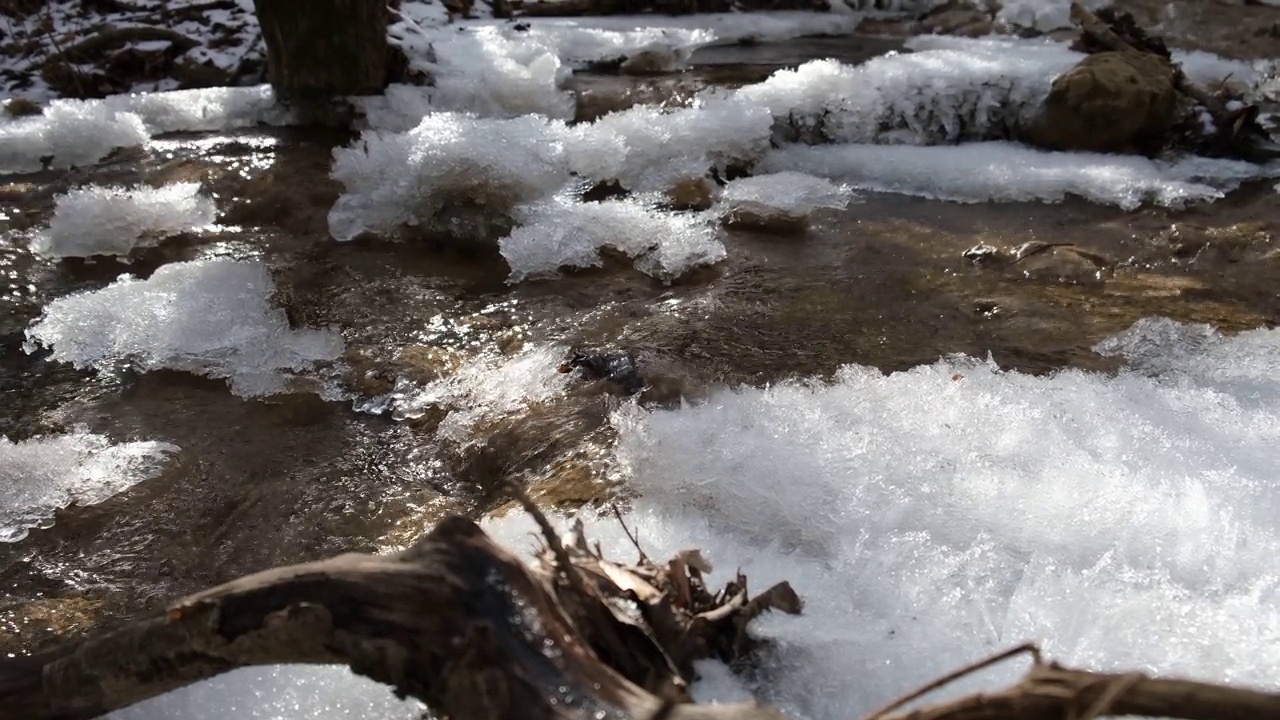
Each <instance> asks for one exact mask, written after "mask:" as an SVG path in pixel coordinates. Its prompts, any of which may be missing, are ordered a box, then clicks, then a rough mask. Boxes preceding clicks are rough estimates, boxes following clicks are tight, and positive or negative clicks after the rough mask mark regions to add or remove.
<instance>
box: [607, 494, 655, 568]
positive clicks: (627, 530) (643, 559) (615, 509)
mask: <svg viewBox="0 0 1280 720" xmlns="http://www.w3.org/2000/svg"><path fill="white" fill-rule="evenodd" d="M609 507H610V508H612V509H613V516H614V517H616V518H618V524H619V525H621V526H622V532H624V533H626V534H627V537H628V538H629V539H630V540H631V544H632V545H635V546H636V552H638V553H640V562H643V563H649V564H652V563H651V562H650V561H649V556H647V555H645V554H644V548H642V547H640V541H639V540H637V539H636V536H635V535H633V534H631V528H629V527H627V523H626V521H624V520H623V519H622V513H621V512H620V511H619V510H618V506H617V505H616V504H614V503H610V504H609Z"/></svg>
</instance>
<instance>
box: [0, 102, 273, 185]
mask: <svg viewBox="0 0 1280 720" xmlns="http://www.w3.org/2000/svg"><path fill="white" fill-rule="evenodd" d="M289 121H290V116H289V114H288V113H287V112H286V111H284V110H283V109H281V108H280V107H279V106H278V105H277V104H276V102H275V95H274V93H273V92H272V91H271V87H270V86H269V85H260V86H257V87H230V88H228V87H224V88H206V89H199V90H172V91H169V92H157V93H136V94H132V95H114V96H111V97H107V98H103V99H101V100H54V101H53V102H51V103H50V104H49V106H48V107H47V108H46V109H45V111H44V114H43V115H34V116H30V117H23V118H13V117H10V116H9V115H8V113H0V173H14V172H32V171H35V170H39V169H40V168H41V167H42V164H43V161H42V158H43V159H50V158H51V161H50V167H55V168H65V167H71V166H76V165H86V164H90V163H95V162H98V161H99V160H101V159H103V158H105V157H106V156H107V155H109V154H110V153H111V152H112V151H113V150H115V149H117V148H126V147H136V146H139V145H144V144H146V142H147V140H148V139H150V137H151V136H152V135H158V134H161V133H169V132H180V131H181V132H194V131H203V130H226V129H231V128H238V127H248V126H252V125H257V124H264V123H265V124H271V125H284V124H288V122H289Z"/></svg>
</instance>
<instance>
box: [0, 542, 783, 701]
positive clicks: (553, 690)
mask: <svg viewBox="0 0 1280 720" xmlns="http://www.w3.org/2000/svg"><path fill="white" fill-rule="evenodd" d="M548 527H549V526H548ZM548 538H549V543H550V549H549V550H548V553H547V554H545V555H544V556H543V561H542V562H541V563H540V564H538V565H537V566H535V567H532V568H531V567H529V566H526V565H525V564H524V563H523V562H521V561H520V560H519V559H518V558H516V557H515V556H513V555H511V554H510V553H508V552H507V551H506V550H504V549H502V548H501V547H499V546H498V545H497V544H495V543H494V542H493V541H492V540H490V539H489V537H488V536H486V535H485V534H484V532H483V531H482V530H480V528H479V527H478V526H476V525H475V524H474V523H472V522H471V521H469V520H466V519H463V518H451V519H448V520H445V521H444V522H442V523H441V524H440V525H439V526H438V527H436V528H435V529H434V530H433V531H432V532H431V533H429V534H428V535H426V536H425V537H423V538H422V539H421V540H420V541H419V542H418V543H416V544H415V545H414V546H412V547H410V548H409V549H407V550H405V551H403V552H401V553H398V554H396V555H389V556H382V557H379V556H368V555H357V554H350V555H343V556H339V557H335V558H332V559H329V560H324V561H319V562H313V563H306V564H302V565H295V566H290V567H283V568H277V569H273V570H268V571H265V572H262V573H258V574H255V575H250V576H248V577H244V578H241V579H239V580H235V581H233V582H230V583H227V584H225V585H221V586H218V587H216V588H213V589H211V590H208V591H206V592H202V593H199V594H197V595H192V596H190V597H187V598H185V599H182V600H180V601H178V602H176V603H174V604H173V605H172V606H170V607H169V608H168V610H167V611H166V612H165V613H163V614H161V615H157V616H154V617H150V618H147V619H144V620H141V621H138V622H135V623H133V624H130V625H128V626H125V627H123V628H121V629H118V630H116V631H114V632H111V633H108V634H105V635H102V636H100V637H96V638H92V639H89V640H87V641H84V642H81V643H77V644H72V645H68V646H64V647H60V648H57V649H55V650H53V651H51V652H48V653H45V654H42V655H39V656H35V657H29V658H17V659H11V660H5V661H3V662H0V707H3V708H4V709H5V713H4V714H5V716H6V717H15V718H23V719H24V720H88V719H89V718H94V717H98V716H99V715H102V714H104V713H106V712H109V711H111V710H115V709H117V708H122V707H125V706H128V705H131V704H134V703H136V702H139V701H141V700H144V699H146V698H149V697H153V696H156V695H159V694H162V693H164V692H167V691H169V690H173V689H175V688H178V687H180V686H183V685H186V684H190V683H193V682H196V681H198V680H201V679H203V678H207V677H211V676H214V675H217V674H220V673H223V672H226V671H228V670H231V669H234V668H237V667H243V666H247V665H261V664H275V663H339V664H346V665H349V666H350V667H351V668H352V669H353V670H354V671H355V672H357V673H360V674H362V675H366V676H368V677H370V678H373V679H375V680H378V681H380V682H383V683H386V684H387V685H390V686H391V687H393V688H394V689H395V691H396V692H397V693H398V694H400V695H402V696H404V695H409V696H413V697H416V698H418V699H421V700H422V701H424V702H425V703H427V704H428V705H429V706H430V707H432V708H433V709H434V710H436V711H437V712H438V713H441V714H442V715H444V716H447V717H452V718H466V719H467V720H512V719H514V718H522V719H527V720H539V719H544V718H545V719H551V718H558V719H561V720H589V719H590V720H594V719H597V718H602V717H608V718H617V719H618V720H625V719H627V718H634V719H635V720H648V718H651V717H653V716H654V715H656V714H658V713H659V712H661V713H664V714H665V716H666V717H668V718H672V719H674V720H727V719H733V720H780V719H781V718H782V716H781V715H780V714H778V713H777V712H775V711H772V710H769V709H767V708H763V707H760V706H756V705H750V704H747V705H730V706H696V705H692V704H689V703H688V702H687V700H688V698H687V696H686V695H685V693H684V692H683V688H684V687H685V686H686V685H687V684H688V682H690V681H691V680H692V679H693V673H692V662H693V660H695V659H698V658H700V657H709V656H722V657H723V656H725V654H726V653H733V652H737V653H742V652H746V651H747V650H748V649H749V647H750V641H749V640H747V639H746V638H745V624H746V622H747V621H748V620H750V619H751V617H754V616H755V615H756V614H758V613H759V612H760V611H761V610H763V609H766V608H768V607H780V608H783V609H787V610H789V611H793V612H798V611H799V599H798V598H796V597H795V594H794V593H793V592H791V590H790V588H789V587H787V586H785V585H780V586H777V587H775V588H772V589H770V590H769V591H767V592H766V593H763V594H762V595H761V596H759V597H757V598H754V599H749V598H748V597H747V594H746V587H745V579H744V578H741V577H739V578H738V579H737V580H736V581H735V582H734V583H730V587H729V588H727V589H726V591H725V592H722V593H720V594H719V595H718V596H712V595H711V594H710V593H708V592H707V590H706V588H705V586H704V585H703V583H702V579H701V578H702V575H701V571H700V570H699V569H698V567H706V566H705V564H703V563H701V562H699V561H698V560H696V559H694V560H693V561H692V562H691V561H690V559H689V558H688V557H684V558H682V559H680V558H678V559H677V560H676V561H673V564H672V565H671V566H669V567H668V568H662V567H658V566H654V565H652V564H651V563H645V564H642V565H640V566H637V567H634V568H626V567H623V566H621V565H616V564H614V563H610V562H608V561H607V560H605V559H604V558H603V557H601V556H600V555H599V553H593V552H591V551H589V550H588V549H587V548H586V544H585V539H584V538H582V536H581V534H580V533H579V534H577V535H576V538H577V540H574V541H570V542H568V543H561V542H560V541H559V539H554V540H551V539H550V538H555V536H554V534H551V535H548ZM673 570H678V571H679V580H678V581H675V580H673V578H674V577H676V573H675V572H673ZM677 587H678V588H679V590H677Z"/></svg>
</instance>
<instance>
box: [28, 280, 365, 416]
mask: <svg viewBox="0 0 1280 720" xmlns="http://www.w3.org/2000/svg"><path fill="white" fill-rule="evenodd" d="M273 291H274V285H273V283H272V281H271V276H270V274H269V272H268V270H267V267H266V265H264V264H262V263H260V262H256V261H253V262H248V261H236V260H230V259H225V258H217V259H211V260H193V261H189V262H179V263H171V264H168V265H164V266H162V267H161V268H160V269H158V270H156V271H155V273H154V274H152V275H151V277H150V278H148V279H146V280H139V279H137V278H135V277H132V276H129V275H122V276H121V277H120V279H118V280H116V281H115V282H114V283H112V284H111V285H108V286H107V287H105V288H103V289H101V290H96V291H88V292H82V293H75V294H72V295H68V296H66V297H62V298H58V299H57V300H54V301H53V302H51V303H49V305H48V306H47V307H46V308H45V311H44V314H43V315H42V316H41V317H40V318H39V319H37V320H36V321H35V322H33V323H32V324H31V326H30V327H29V328H27V332H26V335H27V343H26V345H25V346H24V347H25V349H26V351H27V352H34V351H35V350H36V349H37V348H38V347H45V348H48V349H50V350H51V351H52V352H51V355H50V357H51V359H53V360H57V361H59V362H67V363H71V364H72V365H74V366H75V367H78V368H85V367H94V368H106V367H112V366H115V365H118V364H128V365H130V366H132V367H136V368H137V369H139V370H141V371H144V372H145V371H148V370H160V369H168V370H181V371H185V372H191V373H195V374H198V375H205V376H208V377H211V378H225V379H226V380H227V382H228V383H229V384H230V386H231V390H232V392H234V393H236V394H237V395H241V396H245V397H253V396H260V395H268V394H272V393H277V392H281V391H284V390H286V389H287V387H288V380H289V378H290V375H291V374H292V373H294V372H299V371H303V370H308V369H311V368H313V367H315V366H316V364H317V363H320V362H324V361H329V360H334V359H336V358H337V357H338V356H339V355H340V354H341V353H342V346H343V344H342V338H341V336H339V335H338V334H337V333H335V332H332V331H329V330H315V329H306V328H304V329H293V328H291V327H290V326H289V321H288V319H287V318H286V316H285V313H284V311H283V310H281V309H280V308H278V307H275V306H274V305H272V304H271V295H272V292H273Z"/></svg>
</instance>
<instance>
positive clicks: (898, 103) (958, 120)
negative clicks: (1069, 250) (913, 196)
mask: <svg viewBox="0 0 1280 720" xmlns="http://www.w3.org/2000/svg"><path fill="white" fill-rule="evenodd" d="M1080 57H1082V56H1081V55H1079V54H1078V53H1075V52H1072V51H1070V50H1068V49H1066V48H1065V47H1063V46H1059V45H1053V44H1045V43H1041V44H1032V43H1019V44H1012V43H999V42H968V43H963V44H961V43H956V44H954V47H939V48H937V49H923V50H921V51H919V52H913V53H905V54H903V53H896V54H895V53H891V54H888V55H883V56H880V57H877V58H874V59H872V60H869V61H867V62H866V63H863V64H861V65H857V66H851V65H845V64H842V63H839V62H836V61H835V60H814V61H811V62H807V63H805V64H804V65H801V66H800V67H798V68H796V69H795V70H780V71H778V72H776V73H774V74H773V75H772V76H771V77H770V78H769V79H768V80H766V81H764V82H762V83H757V84H755V85H748V86H746V87H744V88H742V89H740V90H739V91H738V92H737V96H738V97H739V98H742V99H745V100H747V101H750V102H752V103H757V104H759V105H761V106H763V107H765V108H767V109H768V110H769V111H770V112H771V113H772V114H773V116H774V118H776V119H777V120H778V122H779V124H780V126H781V127H780V133H781V137H782V138H784V139H804V140H806V141H808V142H848V143H909V144H917V145H924V144H937V143H956V142H966V141H975V140H990V139H999V138H1004V137H1008V135H1009V128H1010V127H1014V126H1017V125H1019V124H1022V123H1025V122H1027V121H1028V120H1030V118H1031V116H1032V114H1033V113H1034V112H1036V111H1037V109H1038V108H1039V107H1040V103H1041V102H1042V101H1043V100H1044V98H1045V97H1046V96H1047V95H1048V93H1049V88H1050V86H1051V84H1052V82H1053V78H1054V77H1056V76H1057V75H1058V74H1059V73H1061V72H1063V71H1065V70H1067V69H1069V68H1071V67H1072V66H1073V65H1075V64H1076V62H1078V61H1079V59H1080Z"/></svg>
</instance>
